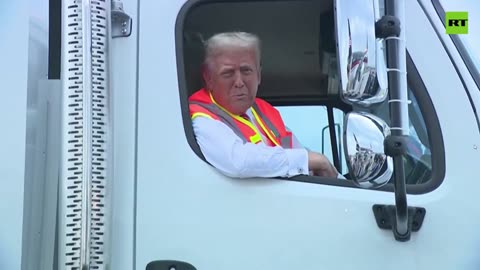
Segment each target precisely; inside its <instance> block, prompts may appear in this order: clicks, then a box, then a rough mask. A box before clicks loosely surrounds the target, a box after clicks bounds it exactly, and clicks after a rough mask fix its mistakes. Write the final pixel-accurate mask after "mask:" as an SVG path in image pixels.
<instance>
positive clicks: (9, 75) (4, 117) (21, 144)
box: [0, 0, 29, 269]
mask: <svg viewBox="0 0 480 270" xmlns="http://www.w3.org/2000/svg"><path fill="white" fill-rule="evenodd" d="M28 19H29V12H28V1H25V0H23V1H22V0H20V1H1V2H0V37H1V38H0V95H1V98H0V216H1V218H0V219H1V221H0V269H20V267H21V256H22V228H23V190H24V177H25V175H24V169H25V158H26V156H25V150H26V149H25V141H26V140H25V139H26V138H25V136H26V117H27V109H26V108H27V80H28V76H27V75H28V34H29V28H28V25H29V21H28Z"/></svg>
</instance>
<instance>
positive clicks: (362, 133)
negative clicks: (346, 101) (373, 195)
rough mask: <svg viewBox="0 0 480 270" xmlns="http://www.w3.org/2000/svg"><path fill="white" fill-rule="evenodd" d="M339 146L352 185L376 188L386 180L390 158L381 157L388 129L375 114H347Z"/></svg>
mask: <svg viewBox="0 0 480 270" xmlns="http://www.w3.org/2000/svg"><path fill="white" fill-rule="evenodd" d="M344 126H345V129H344V135H343V140H344V141H343V143H344V146H345V147H344V149H345V157H346V160H347V166H348V169H349V172H350V176H351V178H352V180H353V182H354V183H355V184H356V185H358V186H359V187H362V188H378V187H381V186H383V185H385V184H386V183H388V181H390V179H391V177H392V174H393V159H392V158H391V157H389V156H387V155H386V154H385V151H384V146H383V141H384V140H385V137H387V136H388V135H389V134H390V128H389V127H388V125H387V124H386V123H385V122H384V121H383V120H382V119H380V118H378V117H376V116H375V115H372V114H368V113H362V112H350V113H348V114H346V115H345V123H344Z"/></svg>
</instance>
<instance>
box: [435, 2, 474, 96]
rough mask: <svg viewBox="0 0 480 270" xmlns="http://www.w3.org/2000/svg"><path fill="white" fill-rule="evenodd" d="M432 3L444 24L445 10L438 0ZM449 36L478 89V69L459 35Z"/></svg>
mask: <svg viewBox="0 0 480 270" xmlns="http://www.w3.org/2000/svg"><path fill="white" fill-rule="evenodd" d="M432 4H433V7H434V8H435V11H436V12H437V15H438V16H439V17H440V20H441V21H442V23H443V25H444V26H445V10H444V9H443V6H442V4H441V3H440V0H432ZM449 36H450V38H451V39H452V41H453V44H454V45H455V47H456V48H457V50H458V52H459V53H460V57H461V58H462V60H463V61H464V62H465V65H466V66H467V69H468V72H469V73H470V75H471V76H472V78H473V80H474V81H475V84H476V85H477V88H479V89H480V70H479V69H478V68H477V66H475V64H474V63H473V61H472V58H471V57H468V56H467V55H468V52H467V49H466V48H465V45H463V42H462V41H461V40H460V36H459V35H453V34H452V35H449Z"/></svg>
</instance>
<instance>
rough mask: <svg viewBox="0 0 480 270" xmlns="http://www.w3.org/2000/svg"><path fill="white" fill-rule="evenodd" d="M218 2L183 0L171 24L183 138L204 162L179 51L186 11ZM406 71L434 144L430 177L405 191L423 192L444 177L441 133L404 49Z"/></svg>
mask: <svg viewBox="0 0 480 270" xmlns="http://www.w3.org/2000/svg"><path fill="white" fill-rule="evenodd" d="M218 2H226V1H219V0H190V1H187V2H186V3H185V4H184V5H183V7H182V8H181V10H180V12H179V14H178V16H177V20H176V24H175V40H176V59H177V77H178V86H179V91H180V95H179V96H180V107H181V110H182V120H183V126H184V129H185V135H186V138H187V142H188V144H189V145H190V147H191V148H192V150H193V151H194V153H195V154H196V155H197V156H199V157H200V158H201V159H202V160H203V161H205V162H206V163H208V161H206V159H205V156H204V155H203V154H202V152H201V150H200V146H199V145H198V143H197V142H196V139H195V135H194V131H193V126H192V121H191V118H190V112H189V106H188V97H189V95H188V89H187V84H186V76H185V62H184V60H185V59H184V57H183V51H184V44H183V32H184V22H185V18H186V17H187V15H188V13H189V11H190V10H191V9H192V8H194V7H195V6H197V5H199V4H201V3H218ZM236 2H252V1H251V0H248V1H236ZM407 74H409V76H408V78H407V80H408V82H409V86H410V85H411V89H412V93H413V94H414V95H415V97H416V98H417V101H418V103H419V107H420V110H421V112H422V115H423V117H424V119H425V123H426V126H427V133H428V136H429V142H430V145H431V146H435V147H431V152H432V179H431V180H430V181H428V182H426V183H424V184H415V185H407V193H408V194H424V193H428V192H431V191H433V190H435V189H436V188H437V187H439V186H440V185H441V183H442V182H443V179H444V177H445V149H444V144H443V136H442V132H441V127H440V122H439V121H438V117H437V114H436V111H435V108H434V106H433V103H432V100H431V99H430V96H429V94H428V91H427V90H426V87H425V84H424V83H423V81H422V79H421V77H420V75H419V74H418V70H417V68H416V67H415V65H414V63H413V61H412V59H411V57H410V54H409V53H408V50H407ZM267 101H268V100H267ZM275 103H276V104H272V105H280V106H281V105H295V104H298V105H300V104H303V105H307V104H305V102H304V101H297V102H294V103H293V104H286V103H285V101H283V102H282V101H277V102H275ZM315 103H316V102H315ZM327 103H329V104H330V105H333V104H335V103H337V102H333V101H328V102H327ZM308 105H314V104H308ZM318 105H326V104H325V103H322V104H318ZM335 105H339V104H335ZM327 106H328V105H327ZM334 107H337V108H340V109H341V110H343V111H348V108H349V106H345V105H340V106H334ZM208 164H209V163H208ZM210 165H211V164H210ZM276 179H279V180H284V181H296V182H306V183H315V184H323V185H332V186H340V187H350V188H358V187H357V186H355V185H354V184H353V183H352V182H351V181H348V180H340V179H333V178H323V177H315V176H308V175H299V176H295V177H292V178H283V177H276ZM377 190H379V191H387V192H393V191H394V190H393V184H387V185H385V186H383V187H381V188H379V189H377Z"/></svg>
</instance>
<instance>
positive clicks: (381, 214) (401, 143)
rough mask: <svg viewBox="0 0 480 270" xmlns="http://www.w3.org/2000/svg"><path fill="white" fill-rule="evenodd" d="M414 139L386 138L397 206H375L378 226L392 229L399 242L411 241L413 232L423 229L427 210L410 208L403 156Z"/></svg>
mask: <svg viewBox="0 0 480 270" xmlns="http://www.w3.org/2000/svg"><path fill="white" fill-rule="evenodd" d="M412 140H413V139H412V138H411V137H410V136H408V135H390V136H387V137H386V138H385V141H384V149H385V154H386V155H388V156H391V157H392V158H393V163H394V165H393V166H394V178H395V179H394V181H395V182H394V190H395V205H374V206H373V212H374V215H375V219H376V220H377V224H378V226H379V227H380V228H382V229H392V231H393V235H394V236H395V239H396V240H397V241H401V242H405V241H408V240H410V234H411V232H412V231H414V232H416V231H418V230H420V228H421V227H422V223H423V219H424V218H425V213H426V210H425V208H422V207H408V204H407V192H406V184H405V175H404V170H403V169H404V168H403V158H402V157H403V156H404V155H405V154H406V153H407V149H408V146H409V145H411V144H412V143H411V141H412Z"/></svg>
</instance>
